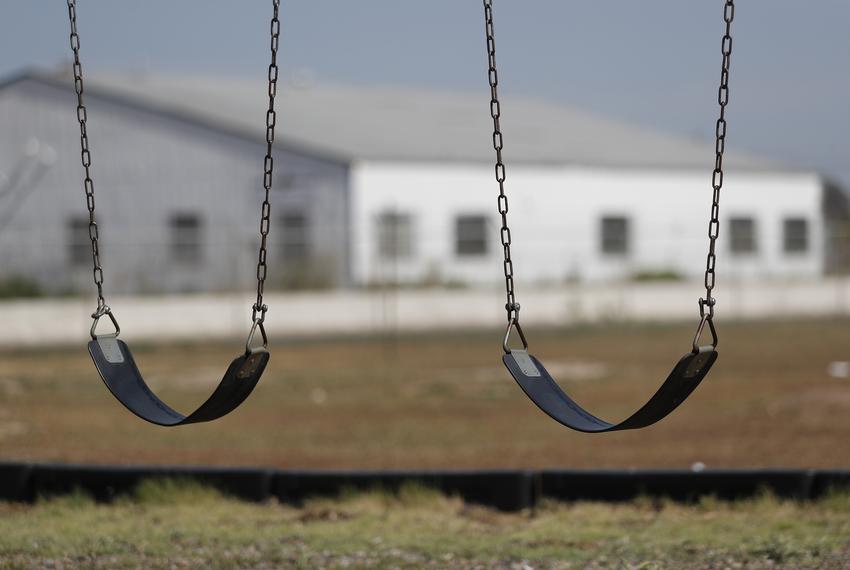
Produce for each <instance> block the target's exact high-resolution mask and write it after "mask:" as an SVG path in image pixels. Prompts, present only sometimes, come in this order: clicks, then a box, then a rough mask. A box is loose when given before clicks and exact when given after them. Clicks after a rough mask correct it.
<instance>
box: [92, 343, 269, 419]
mask: <svg viewBox="0 0 850 570" xmlns="http://www.w3.org/2000/svg"><path fill="white" fill-rule="evenodd" d="M89 354H91V357H92V360H94V364H95V366H96V367H97V371H98V373H99V374H100V377H101V379H102V380H103V383H104V384H106V387H107V388H109V391H110V392H112V395H113V396H115V398H117V399H118V401H119V402H121V403H122V404H124V406H125V407H126V408H127V409H128V410H130V411H131V412H133V413H134V414H136V415H137V416H139V417H140V418H142V419H143V420H146V421H149V422H150V423H152V424H157V425H161V426H179V425H187V424H194V423H199V422H208V421H212V420H215V419H218V418H220V417H222V416H224V415H227V414H229V413H230V412H232V411H233V410H235V409H236V408H237V407H238V406H239V405H240V404H241V403H242V402H244V401H245V399H246V398H247V397H248V396H249V395H250V394H251V392H252V391H253V390H254V387H255V386H256V385H257V382H258V381H259V380H260V377H261V376H262V375H263V371H264V370H265V368H266V364H267V363H268V361H269V353H268V351H267V350H265V349H256V350H253V351H251V352H247V353H245V354H242V355H240V356H238V357H236V358H234V359H233V362H231V363H230V366H229V367H228V368H227V372H225V373H224V377H223V378H222V380H221V382H219V384H218V387H216V389H215V391H214V392H213V393H212V395H211V396H210V397H209V398H208V399H207V401H206V402H204V403H203V404H201V406H200V407H199V408H198V409H197V410H195V411H194V412H192V413H191V414H189V415H188V416H184V415H183V414H181V413H180V412H177V411H175V410H174V409H172V408H171V407H170V406H168V405H167V404H166V403H165V402H163V401H162V400H160V399H159V398H158V397H157V396H156V394H154V393H153V391H152V390H151V389H150V388H149V387H148V385H147V383H145V380H144V378H143V377H142V374H141V372H139V368H138V367H137V366H136V362H135V361H134V360H133V355H132V353H131V352H130V348H129V347H128V346H127V344H126V343H125V342H124V341H122V340H119V339H117V338H114V337H111V336H109V337H99V338H97V339H95V340H92V341H91V342H89Z"/></svg>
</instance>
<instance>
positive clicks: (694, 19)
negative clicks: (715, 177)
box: [0, 0, 850, 186]
mask: <svg viewBox="0 0 850 570" xmlns="http://www.w3.org/2000/svg"><path fill="white" fill-rule="evenodd" d="M79 3H80V6H79V9H78V12H79V18H80V33H81V35H82V40H83V50H84V58H85V64H86V65H87V68H88V69H101V70H116V69H124V70H126V69H129V70H140V71H141V70H146V69H149V70H152V71H172V72H186V73H202V74H225V75H243V76H255V77H260V78H261V77H263V75H264V69H265V66H266V65H267V50H268V45H267V41H268V40H267V19H268V17H269V15H270V6H271V2H270V1H269V0H238V1H237V0H228V1H224V0H148V1H146V2H138V1H135V2H131V1H130V0H79ZM722 4H723V3H722V1H721V0H699V1H696V0H691V1H688V0H654V1H646V2H637V1H634V0H617V1H615V0H595V1H591V2H588V1H584V2H577V1H570V0H496V28H497V33H498V50H499V56H500V61H499V63H500V66H501V67H502V70H501V79H502V83H503V89H504V91H505V92H511V93H521V94H528V95H536V96H541V97H545V98H549V99H553V100H558V101H563V102H566V103H570V104H573V105H577V106H581V107H586V108H589V109H592V110H595V111H598V112H602V113H605V114H608V115H612V116H615V117H621V118H625V119H628V120H631V121H633V122H638V123H644V124H649V125H656V126H658V127H660V128H663V129H666V130H671V131H675V132H679V133H683V134H686V135H690V136H701V137H708V136H709V135H710V134H711V133H712V130H713V122H714V117H715V114H716V106H715V105H714V104H713V103H714V102H715V101H716V83H717V80H718V75H719V65H720V52H719V50H720V36H721V31H722V27H721V26H722V21H721V13H722ZM2 7H3V11H2V18H0V75H6V74H9V73H12V72H14V71H15V70H17V69H19V68H21V67H24V66H32V65H39V66H55V65H57V64H59V63H60V62H62V61H65V60H67V58H68V57H69V53H68V52H69V49H68V29H67V27H68V25H67V21H66V19H67V11H66V9H65V2H64V1H62V0H49V1H48V0H2ZM282 10H283V41H282V54H281V60H282V62H283V65H284V67H285V68H286V69H287V70H288V71H290V72H293V71H298V72H299V73H302V72H305V71H309V72H311V73H313V74H314V75H315V76H316V78H317V79H318V80H328V81H339V82H354V83H359V84H403V85H414V86H422V87H424V88H428V87H435V88H457V89H463V90H467V91H469V90H475V91H479V92H480V93H481V94H482V97H486V75H485V70H484V64H485V53H484V45H483V31H482V29H483V25H482V8H481V2H480V0H423V1H420V2H412V1H408V0H283V8H282ZM848 24H850V1H848V0H810V1H807V2H791V1H789V0H746V1H744V0H742V1H740V2H739V5H738V7H737V13H736V21H735V27H734V35H735V43H734V54H733V69H732V80H731V81H732V88H731V98H732V101H731V104H730V113H729V115H730V117H729V119H730V130H729V142H728V144H729V145H730V147H733V148H742V149H747V150H750V151H755V152H758V153H761V154H764V155H767V156H771V157H774V158H779V159H784V160H786V161H789V162H792V163H796V164H801V165H811V166H815V167H817V168H819V169H821V170H822V171H823V172H825V173H827V174H830V175H833V176H836V177H840V178H841V179H843V181H844V183H845V185H847V186H850V160H848V158H850V151H848V145H847V144H846V141H847V138H848V133H850V109H848V105H850V75H849V74H848V61H850V35H849V34H848V33H847V26H848ZM482 104H486V102H485V101H482ZM564 136H570V133H564ZM508 140H509V139H508Z"/></svg>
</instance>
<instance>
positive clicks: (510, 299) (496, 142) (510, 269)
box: [484, 0, 528, 354]
mask: <svg viewBox="0 0 850 570" xmlns="http://www.w3.org/2000/svg"><path fill="white" fill-rule="evenodd" d="M484 31H485V33H486V35H487V62H488V69H487V78H488V80H489V83H490V116H491V117H492V118H493V149H494V150H495V151H496V167H495V171H496V182H498V184H499V199H498V205H499V214H500V215H501V216H502V227H501V229H500V230H499V235H500V238H501V242H502V250H503V252H504V256H505V261H504V266H503V267H504V272H505V297H506V302H505V311H506V312H507V314H508V327H507V329H506V330H505V336H504V339H503V340H502V349H503V350H504V351H505V353H506V354H510V353H511V348H510V347H509V346H508V342H509V341H510V337H511V331H512V330H516V332H517V334H518V335H519V338H520V340H521V341H522V349H523V350H528V341H527V340H526V338H525V333H524V332H523V330H522V325H520V324H519V308H520V307H519V303H518V302H517V300H516V293H515V292H514V262H513V260H512V259H511V228H510V227H508V196H507V194H506V193H505V178H506V176H505V163H504V162H503V161H502V148H503V147H504V145H503V142H504V140H503V137H502V125H501V118H502V105H501V103H500V102H499V72H498V71H497V69H496V39H495V31H494V27H493V0H484Z"/></svg>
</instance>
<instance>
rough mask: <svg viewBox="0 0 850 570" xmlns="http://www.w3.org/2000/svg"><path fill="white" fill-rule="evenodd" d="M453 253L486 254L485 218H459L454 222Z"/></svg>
mask: <svg viewBox="0 0 850 570" xmlns="http://www.w3.org/2000/svg"><path fill="white" fill-rule="evenodd" d="M455 252H456V253H457V254H458V255H485V254H486V253H487V218H486V216H459V217H458V218H457V220H456V222H455Z"/></svg>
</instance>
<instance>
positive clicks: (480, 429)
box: [0, 320, 850, 469]
mask: <svg viewBox="0 0 850 570" xmlns="http://www.w3.org/2000/svg"><path fill="white" fill-rule="evenodd" d="M693 326H694V324H693V323H688V324H686V325H685V324H683V325H651V326H650V325H641V326H638V325H622V324H618V325H617V326H613V325H612V326H604V327H593V328H584V329H571V330H563V331H554V330H529V331H526V332H527V333H528V334H529V337H530V338H529V340H530V341H531V343H532V351H533V352H534V353H535V354H536V355H537V356H538V357H540V358H541V359H542V360H543V362H544V363H546V365H547V367H548V368H549V370H550V371H551V372H552V373H553V374H554V375H555V376H556V377H557V378H558V379H559V381H560V382H561V383H562V385H564V386H565V387H566V388H567V389H568V391H569V392H570V393H571V394H573V395H574V397H576V399H578V400H579V401H581V402H583V403H584V404H586V405H587V406H588V407H589V408H590V409H591V410H594V411H595V412H597V413H598V415H601V416H602V417H605V418H609V419H617V418H622V417H624V416H625V415H627V414H628V413H629V412H630V411H631V410H633V409H634V408H635V407H636V406H638V405H640V404H641V403H642V402H643V401H644V399H645V398H647V397H648V396H649V395H650V394H651V393H652V392H653V391H654V389H655V388H657V386H658V385H659V383H660V382H661V381H662V380H663V379H664V378H665V376H666V374H667V373H668V372H669V370H670V369H671V368H672V366H673V364H674V363H675V362H676V361H677V360H678V358H679V357H680V356H681V355H682V354H683V353H684V352H686V351H687V350H688V345H689V341H690V338H691V335H692V333H693ZM720 334H721V344H720V346H719V352H720V358H719V360H718V362H717V364H716V365H715V367H714V369H713V370H712V372H711V374H710V375H709V377H708V378H707V379H706V380H705V381H704V382H703V384H702V385H701V386H700V387H699V388H698V389H697V391H696V392H695V393H694V394H693V396H692V397H691V398H690V399H689V400H688V401H687V402H686V403H685V404H684V405H683V406H682V407H681V408H679V409H678V410H677V411H676V412H675V413H674V414H673V415H672V416H671V417H669V418H668V419H666V420H665V421H663V422H661V423H660V424H658V425H656V426H653V427H651V428H648V429H644V430H640V431H634V432H628V433H617V434H605V435H585V434H580V433H575V432H572V431H570V430H567V429H565V428H562V427H560V426H559V425H557V424H556V423H554V422H553V421H552V420H550V419H549V418H548V417H546V416H545V415H544V414H543V413H542V412H540V411H539V410H538V409H537V408H536V407H535V406H534V405H533V404H532V403H531V402H530V401H528V400H527V399H526V398H525V396H524V395H523V394H522V392H521V390H520V389H519V387H518V386H517V385H516V384H515V383H514V381H513V380H512V379H511V377H510V376H509V374H508V373H507V371H506V370H504V368H503V365H502V363H501V351H500V342H501V339H500V331H489V332H487V333H481V332H477V333H469V334H462V333H460V332H458V331H448V332H445V333H443V334H439V335H427V336H420V337H398V338H389V339H374V338H373V339H338V340H322V341H310V342H306V341H305V342H298V343H294V342H290V343H285V344H278V345H274V346H272V359H271V362H270V364H269V368H268V370H267V371H266V374H265V377H264V378H263V379H262V381H261V383H260V384H259V386H258V387H257V389H256V391H255V392H254V394H253V395H252V397H251V398H250V399H249V400H248V401H247V402H246V403H245V404H244V405H243V406H242V407H241V408H240V409H238V410H237V411H236V412H234V413H233V414H231V415H230V416H228V417H226V418H223V419H222V420H219V421H217V422H214V423H211V424H205V425H198V426H190V427H183V428H161V427H156V426H152V425H148V424H146V423H144V422H142V421H141V420H138V419H136V418H135V417H134V416H132V415H131V414H130V413H129V412H127V411H126V410H125V409H124V408H123V407H122V406H121V405H120V404H119V403H118V402H116V401H115V400H113V398H112V396H111V395H110V394H109V392H108V391H107V390H106V388H105V387H104V386H103V385H102V383H101V382H100V380H99V379H98V377H97V374H96V372H95V370H94V368H93V365H92V363H91V361H90V359H89V357H88V354H87V352H86V349H85V346H80V347H78V348H74V349H41V350H38V351H23V352H22V351H7V352H3V353H0V459H4V460H11V459H17V460H33V461H65V462H94V463H146V464H210V465H213V464H214V465H268V466H277V467H284V468H294V467H299V468H375V469H378V468H475V467H505V468H510V467H528V468H540V467H563V468H576V467H582V468H590V467H606V468H622V467H674V468H676V467H679V468H682V467H684V468H687V467H690V466H691V465H692V464H693V463H695V462H701V463H704V464H705V465H706V466H708V467H709V468H720V467H768V466H771V467H850V379H837V378H833V377H831V376H830V375H829V374H827V367H828V365H829V363H830V362H832V361H848V360H850V321H848V320H806V321H793V322H792V321H787V322H786V321H783V322H758V323H731V324H730V323H725V324H721V328H720ZM124 338H125V340H127V341H128V342H129V343H130V344H131V346H133V347H134V352H135V357H136V361H137V363H138V364H139V366H140V368H141V369H142V371H143V372H144V373H145V374H146V377H147V379H148V380H149V382H150V384H151V385H152V386H153V387H154V388H155V389H156V390H157V391H158V392H159V393H160V395H161V396H162V397H163V398H164V399H165V400H166V401H168V402H170V403H172V405H173V406H174V407H175V408H177V409H180V410H183V411H188V410H189V409H190V408H191V407H192V406H193V405H197V404H198V403H200V402H201V401H203V399H204V398H205V397H206V396H207V395H208V393H209V392H210V390H211V389H212V388H213V387H214V386H215V384H216V383H217V382H218V380H219V379H220V375H221V374H222V373H223V371H224V369H225V368H226V366H227V364H228V363H229V362H230V360H231V359H232V358H233V357H235V356H236V355H237V354H238V352H239V350H240V345H239V342H238V341H234V342H232V343H218V344H204V345H188V346H136V345H133V342H132V337H131V336H130V335H127V336H126V337H124Z"/></svg>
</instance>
